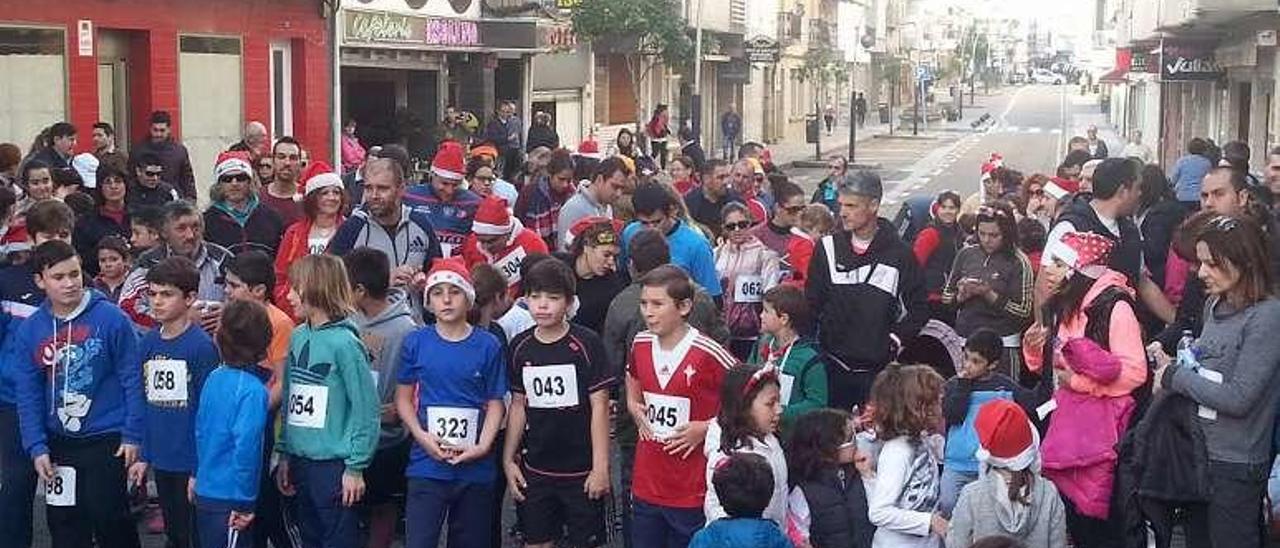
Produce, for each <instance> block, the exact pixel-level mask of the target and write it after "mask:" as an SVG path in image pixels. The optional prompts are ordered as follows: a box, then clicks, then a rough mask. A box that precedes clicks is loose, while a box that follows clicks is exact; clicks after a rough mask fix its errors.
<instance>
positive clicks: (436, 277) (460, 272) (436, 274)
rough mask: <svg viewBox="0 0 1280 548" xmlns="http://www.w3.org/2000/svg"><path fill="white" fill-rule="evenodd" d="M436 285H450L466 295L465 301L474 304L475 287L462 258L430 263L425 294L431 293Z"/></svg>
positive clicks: (438, 260) (437, 260)
mask: <svg viewBox="0 0 1280 548" xmlns="http://www.w3.org/2000/svg"><path fill="white" fill-rule="evenodd" d="M437 284H452V285H453V286H455V287H457V288H458V289H461V290H462V292H463V293H465V294H466V295H467V300H469V301H471V302H473V303H474V302H476V287H475V285H473V284H472V283H471V273H470V272H467V265H466V263H464V262H462V257H450V258H448V259H436V260H434V261H432V262H431V271H430V272H428V273H427V287H426V289H425V290H424V291H425V293H428V294H429V293H431V288H433V287H435V286H436V285H437Z"/></svg>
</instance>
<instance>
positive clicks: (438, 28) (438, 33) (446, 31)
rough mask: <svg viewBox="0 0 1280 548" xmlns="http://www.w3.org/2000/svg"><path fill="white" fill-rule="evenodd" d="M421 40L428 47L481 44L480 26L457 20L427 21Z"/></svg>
mask: <svg viewBox="0 0 1280 548" xmlns="http://www.w3.org/2000/svg"><path fill="white" fill-rule="evenodd" d="M423 38H424V40H423V43H425V44H426V45H428V46H446V47H449V46H453V47H467V46H479V45H480V44H481V42H480V26H479V25H477V24H476V22H475V21H460V20H457V19H428V20H427V22H426V29H425V31H424V32H423Z"/></svg>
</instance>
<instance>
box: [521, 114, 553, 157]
mask: <svg viewBox="0 0 1280 548" xmlns="http://www.w3.org/2000/svg"><path fill="white" fill-rule="evenodd" d="M525 141H526V143H525V152H531V151H533V149H535V148H538V147H547V148H549V149H551V150H555V149H557V148H560V134H558V133H556V127H555V123H554V121H553V120H552V119H551V114H549V113H546V112H543V111H538V112H535V113H533V124H532V125H530V126H529V138H528V139H526V140H525Z"/></svg>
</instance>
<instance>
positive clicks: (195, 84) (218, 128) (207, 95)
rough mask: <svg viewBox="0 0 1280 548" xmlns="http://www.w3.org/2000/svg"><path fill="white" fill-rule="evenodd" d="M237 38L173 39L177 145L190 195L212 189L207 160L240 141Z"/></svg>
mask: <svg viewBox="0 0 1280 548" xmlns="http://www.w3.org/2000/svg"><path fill="white" fill-rule="evenodd" d="M240 51H241V45H240V39H239V38H228V37H217V36H180V37H178V97H179V106H180V108H181V111H180V112H181V114H180V117H179V119H178V121H179V123H180V124H181V129H182V142H183V144H185V145H186V146H187V149H188V150H189V151H190V153H191V163H192V168H193V170H194V171H195V176H196V188H197V192H196V195H197V196H198V197H199V199H200V200H201V202H203V201H204V200H205V199H207V197H208V187H209V185H210V184H212V181H211V180H210V175H209V174H211V173H213V160H214V159H215V158H217V157H218V153H219V152H221V151H223V150H226V147H227V146H229V145H230V144H231V143H234V142H236V141H239V140H240V138H241V134H240V132H241V130H242V129H243V128H242V127H241V124H243V120H244V108H243V106H244V85H243V82H244V64H243V62H242V59H241V56H240Z"/></svg>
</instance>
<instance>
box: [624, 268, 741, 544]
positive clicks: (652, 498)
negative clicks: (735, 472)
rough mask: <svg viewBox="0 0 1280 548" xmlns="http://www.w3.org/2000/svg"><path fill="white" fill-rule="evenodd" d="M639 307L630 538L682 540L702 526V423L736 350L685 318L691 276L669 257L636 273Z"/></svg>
mask: <svg viewBox="0 0 1280 548" xmlns="http://www.w3.org/2000/svg"><path fill="white" fill-rule="evenodd" d="M641 285H642V289H641V293H640V313H641V315H642V316H644V320H645V325H646V326H647V327H648V330H647V331H643V332H641V333H640V334H638V335H636V338H635V342H634V343H632V345H631V353H630V355H629V357H628V359H627V380H626V382H627V408H628V411H630V413H631V417H632V419H633V420H635V422H636V427H637V430H638V431H639V435H640V441H639V443H638V444H637V446H636V464H635V472H634V474H633V478H634V479H633V480H632V495H633V497H634V499H635V503H634V509H633V512H634V518H633V519H632V522H631V535H632V545H634V546H646V547H651V546H652V547H662V546H669V547H684V546H687V545H688V544H689V540H690V538H692V536H693V533H694V532H695V531H697V530H698V529H699V528H701V527H702V525H703V521H704V517H703V513H702V502H703V498H704V497H705V495H706V491H707V485H706V475H705V473H706V464H707V463H706V455H705V453H704V452H703V448H702V444H703V441H704V439H705V438H706V434H707V425H708V423H709V422H710V421H712V420H715V417H716V414H717V413H718V412H719V411H720V396H719V394H720V383H721V382H722V381H723V380H724V376H725V373H726V372H727V371H728V370H729V368H731V367H733V365H734V363H735V360H734V358H733V356H732V355H731V354H730V353H729V352H728V351H727V350H725V349H724V348H723V347H721V346H720V345H719V344H717V343H716V342H715V341H714V340H712V339H711V338H710V337H708V336H706V335H703V334H702V333H701V332H699V331H698V330H697V329H694V328H693V327H691V326H690V325H689V323H688V321H687V320H686V318H687V317H688V315H689V311H690V309H691V308H692V307H693V294H694V287H693V282H692V281H691V280H690V279H689V276H688V274H685V272H684V271H683V270H680V269H679V268H677V267H674V266H671V265H664V266H660V267H658V268H655V269H653V270H651V271H649V273H647V274H645V276H644V278H642V279H641Z"/></svg>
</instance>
